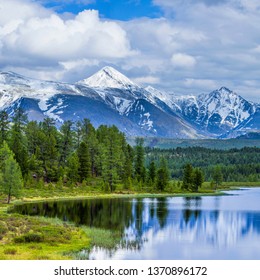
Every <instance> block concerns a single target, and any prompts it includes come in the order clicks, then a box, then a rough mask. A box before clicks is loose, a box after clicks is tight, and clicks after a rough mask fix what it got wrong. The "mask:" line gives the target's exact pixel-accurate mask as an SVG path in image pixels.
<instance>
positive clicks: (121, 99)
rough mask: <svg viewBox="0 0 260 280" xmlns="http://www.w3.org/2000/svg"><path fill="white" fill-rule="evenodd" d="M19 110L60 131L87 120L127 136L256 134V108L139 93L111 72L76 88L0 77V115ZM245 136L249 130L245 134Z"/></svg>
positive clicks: (233, 98) (226, 100) (223, 96)
mask: <svg viewBox="0 0 260 280" xmlns="http://www.w3.org/2000/svg"><path fill="white" fill-rule="evenodd" d="M17 107H22V108H23V109H24V110H25V111H26V113H27V114H28V117H29V119H31V120H38V121H41V120H43V119H44V118H45V117H51V118H53V119H55V120H56V122H57V125H61V124H62V122H64V121H65V120H73V121H78V120H80V119H83V118H88V119H90V121H91V122H92V123H93V124H94V126H96V127H97V126H99V125H101V124H106V125H112V124H115V125H116V126H118V128H119V129H120V130H121V131H123V132H125V133H126V134H127V135H130V136H137V135H140V136H158V137H171V138H202V137H212V136H215V137H216V136H219V135H221V134H226V135H228V136H232V134H231V131H233V130H235V129H238V130H239V131H240V133H241V131H243V129H244V127H245V126H246V127H248V128H249V129H250V127H252V126H253V127H254V129H256V130H257V129H259V121H257V120H259V111H260V110H259V106H257V105H256V104H253V103H250V102H248V101H246V100H245V99H243V98H242V97H240V96H239V95H237V94H235V93H234V92H232V91H230V90H228V89H226V88H221V89H219V90H216V91H213V92H211V93H209V94H201V95H199V96H197V97H196V96H184V97H176V96H175V95H172V94H168V93H166V92H161V91H159V90H157V89H155V88H152V87H147V88H142V87H140V86H139V85H137V84H135V83H134V82H132V81H131V80H130V79H128V78H127V77H126V76H124V75H123V74H122V73H120V72H118V71H117V70H115V69H114V68H112V67H104V68H102V69H101V70H100V71H98V72H97V73H95V74H94V75H93V76H91V77H89V78H87V79H84V80H81V81H79V82H77V83H75V84H68V83H61V82H53V81H40V80H36V79H30V78H26V77H23V76H21V75H18V74H16V73H13V72H0V110H3V109H4V110H6V111H7V112H8V113H9V115H12V114H13V112H14V110H15V109H16V108H17ZM247 132H248V130H247Z"/></svg>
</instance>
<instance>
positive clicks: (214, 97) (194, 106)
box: [173, 87, 256, 134]
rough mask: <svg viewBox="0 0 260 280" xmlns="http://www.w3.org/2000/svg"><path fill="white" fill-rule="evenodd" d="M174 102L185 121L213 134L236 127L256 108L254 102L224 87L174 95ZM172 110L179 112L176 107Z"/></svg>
mask: <svg viewBox="0 0 260 280" xmlns="http://www.w3.org/2000/svg"><path fill="white" fill-rule="evenodd" d="M174 103H175V104H177V105H178V106H179V108H180V112H181V115H182V116H184V118H185V119H186V120H187V121H189V122H190V123H192V124H194V125H196V126H199V127H201V128H202V129H205V130H206V131H208V132H210V133H214V134H222V133H225V132H226V131H229V130H231V129H234V128H236V127H237V126H238V125H240V124H241V123H242V122H244V121H245V120H246V119H248V118H249V117H250V116H251V115H252V114H254V112H255V110H256V106H255V104H253V103H250V102H248V101H246V100H245V99H244V98H242V97H241V96H239V95H238V94H236V93H235V92H233V91H231V90H229V89H227V88H225V87H222V88H220V89H219V90H215V91H213V92H211V93H209V94H200V95H199V96H184V97H176V98H175V99H174ZM173 110H175V111H176V112H178V113H179V111H178V110H176V107H175V108H173Z"/></svg>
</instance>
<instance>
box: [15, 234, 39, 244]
mask: <svg viewBox="0 0 260 280" xmlns="http://www.w3.org/2000/svg"><path fill="white" fill-rule="evenodd" d="M43 240H44V238H43V236H42V235H41V234H40V233H26V234H23V235H21V236H18V237H15V238H14V242H15V243H30V242H43Z"/></svg>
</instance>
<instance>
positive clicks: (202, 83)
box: [184, 79, 218, 89]
mask: <svg viewBox="0 0 260 280" xmlns="http://www.w3.org/2000/svg"><path fill="white" fill-rule="evenodd" d="M184 85H185V86H186V87H188V88H192V89H194V88H204V89H215V88H217V87H218V85H217V83H216V81H214V80H207V79H186V80H185V82H184Z"/></svg>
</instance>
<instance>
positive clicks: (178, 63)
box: [171, 53, 196, 68]
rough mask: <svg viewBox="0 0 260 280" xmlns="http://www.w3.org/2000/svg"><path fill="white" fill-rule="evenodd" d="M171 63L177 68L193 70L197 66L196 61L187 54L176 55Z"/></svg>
mask: <svg viewBox="0 0 260 280" xmlns="http://www.w3.org/2000/svg"><path fill="white" fill-rule="evenodd" d="M171 62H172V64H173V66H174V67H176V68H192V67H194V66H195V64H196V59H195V58H194V57H192V56H190V55H187V54H185V53H176V54H173V55H172V58H171Z"/></svg>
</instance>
